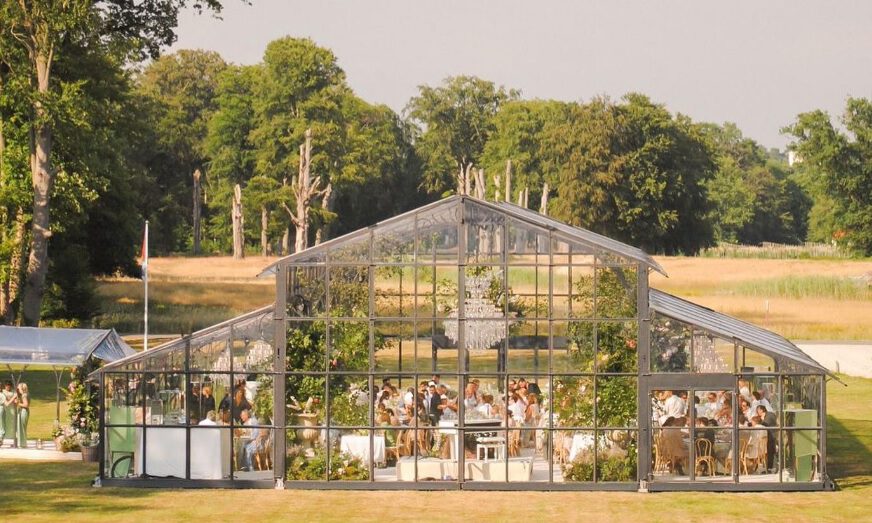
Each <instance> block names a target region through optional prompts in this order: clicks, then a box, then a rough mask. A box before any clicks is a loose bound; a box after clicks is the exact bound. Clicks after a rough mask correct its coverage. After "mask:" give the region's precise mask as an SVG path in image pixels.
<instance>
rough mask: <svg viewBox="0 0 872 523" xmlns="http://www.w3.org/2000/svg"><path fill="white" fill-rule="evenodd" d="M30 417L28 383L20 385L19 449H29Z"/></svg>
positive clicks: (17, 436)
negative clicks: (28, 423)
mask: <svg viewBox="0 0 872 523" xmlns="http://www.w3.org/2000/svg"><path fill="white" fill-rule="evenodd" d="M29 417H30V394H29V393H28V392H27V383H19V384H18V433H17V434H16V439H17V440H18V448H20V449H26V448H27V419H28V418H29Z"/></svg>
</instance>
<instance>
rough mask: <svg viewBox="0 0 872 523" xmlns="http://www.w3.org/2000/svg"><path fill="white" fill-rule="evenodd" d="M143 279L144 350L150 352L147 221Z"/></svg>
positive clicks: (146, 224)
mask: <svg viewBox="0 0 872 523" xmlns="http://www.w3.org/2000/svg"><path fill="white" fill-rule="evenodd" d="M142 250H143V262H142V279H143V281H144V282H145V300H144V301H145V318H144V320H145V322H144V329H143V335H142V349H143V350H148V220H145V239H144V240H143V247H142Z"/></svg>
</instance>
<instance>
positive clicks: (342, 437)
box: [329, 430, 385, 481]
mask: <svg viewBox="0 0 872 523" xmlns="http://www.w3.org/2000/svg"><path fill="white" fill-rule="evenodd" d="M371 435H372V439H370V436H371ZM332 444H333V445H335V446H334V447H331V457H330V467H329V478H330V481H364V480H368V479H369V462H370V456H372V459H373V461H374V462H375V463H377V464H381V463H384V461H385V440H384V436H376V435H375V434H371V431H369V430H355V431H351V430H342V431H338V437H337V438H336V441H335V442H333V443H332Z"/></svg>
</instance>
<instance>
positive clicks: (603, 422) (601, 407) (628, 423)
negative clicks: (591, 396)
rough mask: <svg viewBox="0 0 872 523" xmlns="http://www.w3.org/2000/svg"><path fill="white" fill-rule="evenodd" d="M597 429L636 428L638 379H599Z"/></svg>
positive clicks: (615, 377) (625, 377) (597, 389)
mask: <svg viewBox="0 0 872 523" xmlns="http://www.w3.org/2000/svg"><path fill="white" fill-rule="evenodd" d="M596 384H597V385H596V397H597V402H596V405H597V427H635V426H636V401H637V397H638V396H637V393H636V378H631V377H628V376H614V377H607V378H597V380H596Z"/></svg>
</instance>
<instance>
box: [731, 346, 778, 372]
mask: <svg viewBox="0 0 872 523" xmlns="http://www.w3.org/2000/svg"><path fill="white" fill-rule="evenodd" d="M774 370H775V359H773V358H772V357H771V356H769V355H767V354H763V353H762V352H757V351H755V350H753V349H749V348H747V347H739V371H740V372H772V371H774Z"/></svg>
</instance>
